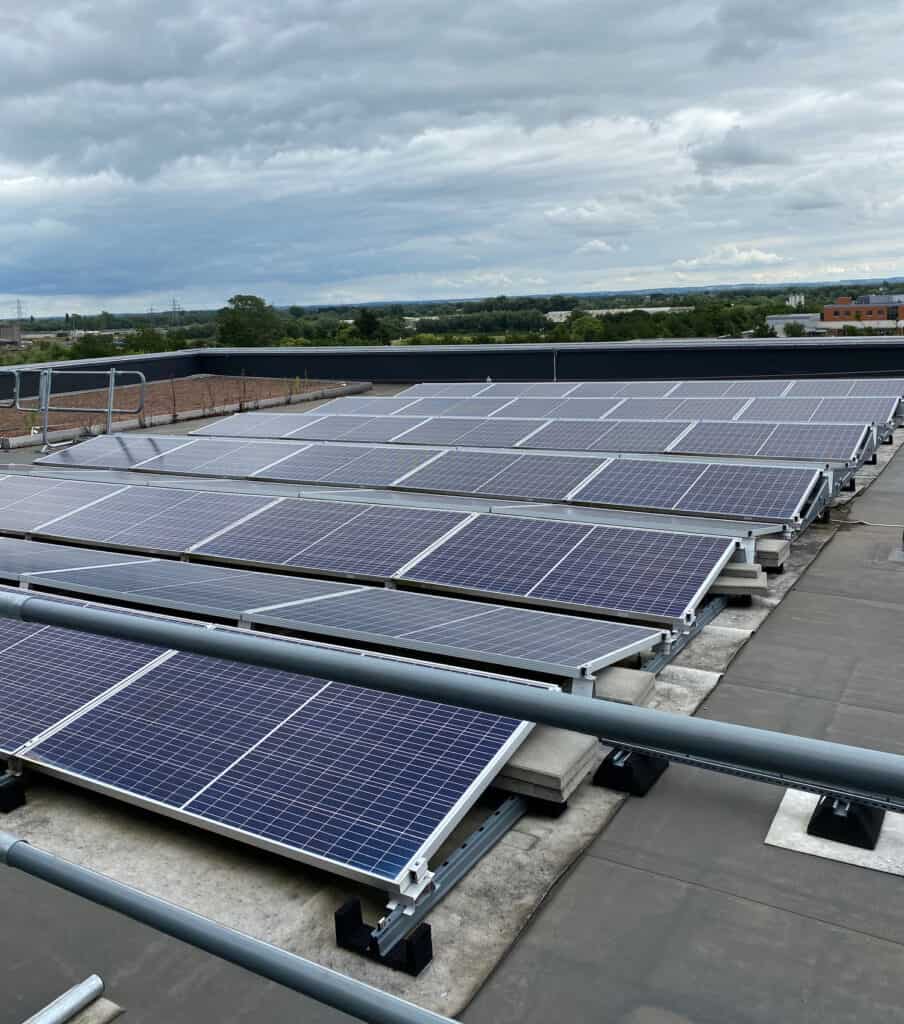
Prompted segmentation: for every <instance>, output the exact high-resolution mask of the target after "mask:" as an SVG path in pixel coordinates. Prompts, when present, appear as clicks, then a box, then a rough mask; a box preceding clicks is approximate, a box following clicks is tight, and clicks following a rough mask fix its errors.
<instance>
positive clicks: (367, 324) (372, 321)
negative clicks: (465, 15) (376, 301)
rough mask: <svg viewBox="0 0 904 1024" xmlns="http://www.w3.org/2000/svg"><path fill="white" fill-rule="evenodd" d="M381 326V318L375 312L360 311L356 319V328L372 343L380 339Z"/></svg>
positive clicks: (368, 310)
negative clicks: (373, 340)
mask: <svg viewBox="0 0 904 1024" xmlns="http://www.w3.org/2000/svg"><path fill="white" fill-rule="evenodd" d="M380 326H381V325H380V318H379V317H378V316H377V314H376V313H374V312H373V310H370V309H360V310H358V315H357V316H356V317H355V327H356V329H357V331H358V333H359V334H360V335H361V337H362V338H367V339H368V341H370V340H372V339H374V338H377V337H379V334H380Z"/></svg>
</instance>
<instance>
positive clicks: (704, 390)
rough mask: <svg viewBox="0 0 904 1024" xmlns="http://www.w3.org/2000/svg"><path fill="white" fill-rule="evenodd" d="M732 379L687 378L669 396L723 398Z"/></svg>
mask: <svg viewBox="0 0 904 1024" xmlns="http://www.w3.org/2000/svg"><path fill="white" fill-rule="evenodd" d="M730 386H731V381H727V380H685V381H682V382H681V383H680V384H679V385H678V387H676V388H675V389H674V391H672V392H670V394H669V398H721V397H722V396H723V395H725V394H727V392H728V389H729V387H730Z"/></svg>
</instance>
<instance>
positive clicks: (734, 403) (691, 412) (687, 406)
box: [669, 398, 749, 420]
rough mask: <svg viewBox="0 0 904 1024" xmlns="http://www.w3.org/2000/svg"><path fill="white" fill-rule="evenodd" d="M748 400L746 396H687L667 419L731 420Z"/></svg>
mask: <svg viewBox="0 0 904 1024" xmlns="http://www.w3.org/2000/svg"><path fill="white" fill-rule="evenodd" d="M748 401H749V399H747V398H689V399H688V400H687V401H684V402H682V403H681V405H679V406H678V408H677V409H676V410H675V412H673V413H672V414H671V415H670V416H669V419H674V420H732V419H734V418H735V416H737V414H738V413H739V412H740V411H741V410H742V409H743V408H744V406H745V405H746V404H747V402H748Z"/></svg>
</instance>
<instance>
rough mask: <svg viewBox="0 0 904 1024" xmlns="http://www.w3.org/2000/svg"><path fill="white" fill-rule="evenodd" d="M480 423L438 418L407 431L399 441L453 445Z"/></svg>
mask: <svg viewBox="0 0 904 1024" xmlns="http://www.w3.org/2000/svg"><path fill="white" fill-rule="evenodd" d="M394 421H395V417H393V422H394ZM481 422H482V420H479V419H443V418H442V417H440V416H438V417H436V418H435V419H430V420H425V421H424V422H423V423H421V424H420V425H419V426H416V427H415V428H414V429H413V430H409V431H407V432H406V433H405V434H404V436H400V437H399V440H400V441H401V442H403V443H405V444H455V443H456V441H457V440H458V438H459V437H462V436H463V435H464V434H466V433H467V432H468V431H469V430H471V429H472V428H473V427H475V426H479V425H480V424H481Z"/></svg>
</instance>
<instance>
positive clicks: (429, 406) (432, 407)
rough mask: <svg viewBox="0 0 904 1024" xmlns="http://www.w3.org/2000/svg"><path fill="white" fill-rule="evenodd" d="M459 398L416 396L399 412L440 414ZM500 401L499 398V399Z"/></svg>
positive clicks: (458, 400) (419, 414) (402, 414)
mask: <svg viewBox="0 0 904 1024" xmlns="http://www.w3.org/2000/svg"><path fill="white" fill-rule="evenodd" d="M460 401H462V399H461V398H458V397H454V396H452V397H449V396H447V397H445V398H418V399H416V400H415V401H414V402H412V403H411V405H409V406H407V407H406V408H405V409H404V410H403V412H401V413H399V414H398V415H400V416H424V417H427V416H442V415H443V413H445V412H447V411H448V410H449V409H451V408H452V407H453V406H455V405H457V404H458V403H459V402H460ZM500 401H501V399H500Z"/></svg>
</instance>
